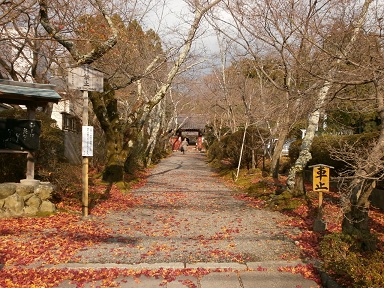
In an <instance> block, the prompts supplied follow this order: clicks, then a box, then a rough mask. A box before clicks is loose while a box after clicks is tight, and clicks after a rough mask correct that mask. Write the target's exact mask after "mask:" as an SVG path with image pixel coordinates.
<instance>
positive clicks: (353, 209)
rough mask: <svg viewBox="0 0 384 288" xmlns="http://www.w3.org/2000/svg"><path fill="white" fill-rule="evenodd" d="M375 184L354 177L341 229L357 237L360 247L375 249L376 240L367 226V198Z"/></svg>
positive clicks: (372, 181)
mask: <svg viewBox="0 0 384 288" xmlns="http://www.w3.org/2000/svg"><path fill="white" fill-rule="evenodd" d="M375 185H376V181H374V180H371V179H370V180H364V179H356V180H355V181H354V184H353V186H354V188H353V191H352V197H351V199H350V201H351V202H350V206H349V207H348V209H347V210H346V211H345V212H344V218H343V222H342V231H343V233H345V234H349V235H353V236H354V237H356V238H357V239H359V241H360V243H361V245H362V247H361V248H362V249H363V250H368V251H374V250H376V241H375V240H374V237H372V236H371V233H370V228H369V215H368V211H369V201H368V198H369V196H370V195H371V193H372V190H373V188H374V187H375Z"/></svg>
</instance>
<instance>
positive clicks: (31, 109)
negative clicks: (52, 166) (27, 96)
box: [20, 104, 40, 185]
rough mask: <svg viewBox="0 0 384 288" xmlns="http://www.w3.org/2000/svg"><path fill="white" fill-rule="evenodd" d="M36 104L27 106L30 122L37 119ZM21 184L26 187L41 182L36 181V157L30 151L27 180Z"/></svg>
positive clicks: (23, 180)
mask: <svg viewBox="0 0 384 288" xmlns="http://www.w3.org/2000/svg"><path fill="white" fill-rule="evenodd" d="M36 109H37V105H36V104H28V105H27V115H28V120H35V119H36ZM20 183H21V184H26V185H38V184H39V183H40V181H39V180H36V179H35V156H34V152H32V151H28V154H27V173H26V179H22V180H20Z"/></svg>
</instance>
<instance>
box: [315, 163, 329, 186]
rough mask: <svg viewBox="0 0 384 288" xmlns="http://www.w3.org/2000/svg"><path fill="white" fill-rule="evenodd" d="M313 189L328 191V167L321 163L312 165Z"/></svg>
mask: <svg viewBox="0 0 384 288" xmlns="http://www.w3.org/2000/svg"><path fill="white" fill-rule="evenodd" d="M313 191H317V192H328V191H329V167H327V166H322V165H319V166H314V167H313Z"/></svg>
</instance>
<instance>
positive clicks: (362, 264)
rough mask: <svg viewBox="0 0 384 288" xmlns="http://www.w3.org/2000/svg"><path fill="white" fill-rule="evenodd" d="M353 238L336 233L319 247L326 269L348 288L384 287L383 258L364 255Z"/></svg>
mask: <svg viewBox="0 0 384 288" xmlns="http://www.w3.org/2000/svg"><path fill="white" fill-rule="evenodd" d="M360 246H361V244H360V243H359V241H358V240H356V239H354V238H353V237H351V236H349V235H346V234H342V233H334V234H330V235H327V236H325V237H324V239H323V240H322V242H321V243H320V253H321V256H322V259H323V268H324V270H325V271H326V272H328V273H329V274H330V275H332V276H333V277H335V279H337V280H338V282H339V283H340V284H341V285H344V286H346V287H371V288H376V287H377V288H379V287H383V284H384V265H383V262H384V254H383V253H382V252H380V251H376V252H374V253H367V252H366V251H361V250H360V248H359V247H360Z"/></svg>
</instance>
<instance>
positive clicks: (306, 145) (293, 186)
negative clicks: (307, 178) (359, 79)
mask: <svg viewBox="0 0 384 288" xmlns="http://www.w3.org/2000/svg"><path fill="white" fill-rule="evenodd" d="M372 2H373V0H366V1H365V2H364V4H363V6H362V9H361V12H360V14H359V15H358V16H357V18H356V20H355V24H354V25H353V32H352V35H351V37H350V40H349V41H348V43H347V44H346V45H345V46H344V47H341V48H340V50H339V51H337V52H336V54H335V55H334V60H333V61H332V62H331V65H330V68H329V71H328V73H327V74H326V75H324V78H325V81H324V82H323V83H322V84H320V86H319V87H320V88H319V91H318V95H317V98H316V102H315V107H314V110H313V111H312V113H311V114H310V115H309V117H308V126H307V129H306V135H305V137H304V139H303V142H302V145H301V150H300V155H299V157H298V159H297V160H296V162H295V165H294V166H293V167H292V169H291V170H290V173H289V176H288V180H287V185H288V188H289V189H290V191H292V193H293V194H294V195H303V194H304V188H303V187H304V186H303V177H304V176H303V170H304V168H305V166H306V165H307V163H308V161H309V160H310V159H311V158H312V156H311V153H310V151H309V150H310V148H311V146H312V142H313V138H314V136H315V133H316V129H317V127H318V125H319V119H320V113H321V111H322V109H323V107H324V105H325V102H326V100H327V97H328V94H329V91H330V89H331V88H332V85H333V82H334V81H335V77H336V73H337V71H338V70H339V69H340V64H341V63H343V62H344V61H346V60H347V59H348V58H349V55H350V53H351V52H352V51H353V50H352V49H353V45H354V43H355V42H356V41H357V39H358V35H359V34H360V31H361V29H362V28H363V25H364V23H365V21H366V17H367V14H368V8H369V5H370V4H371V3H372Z"/></svg>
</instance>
